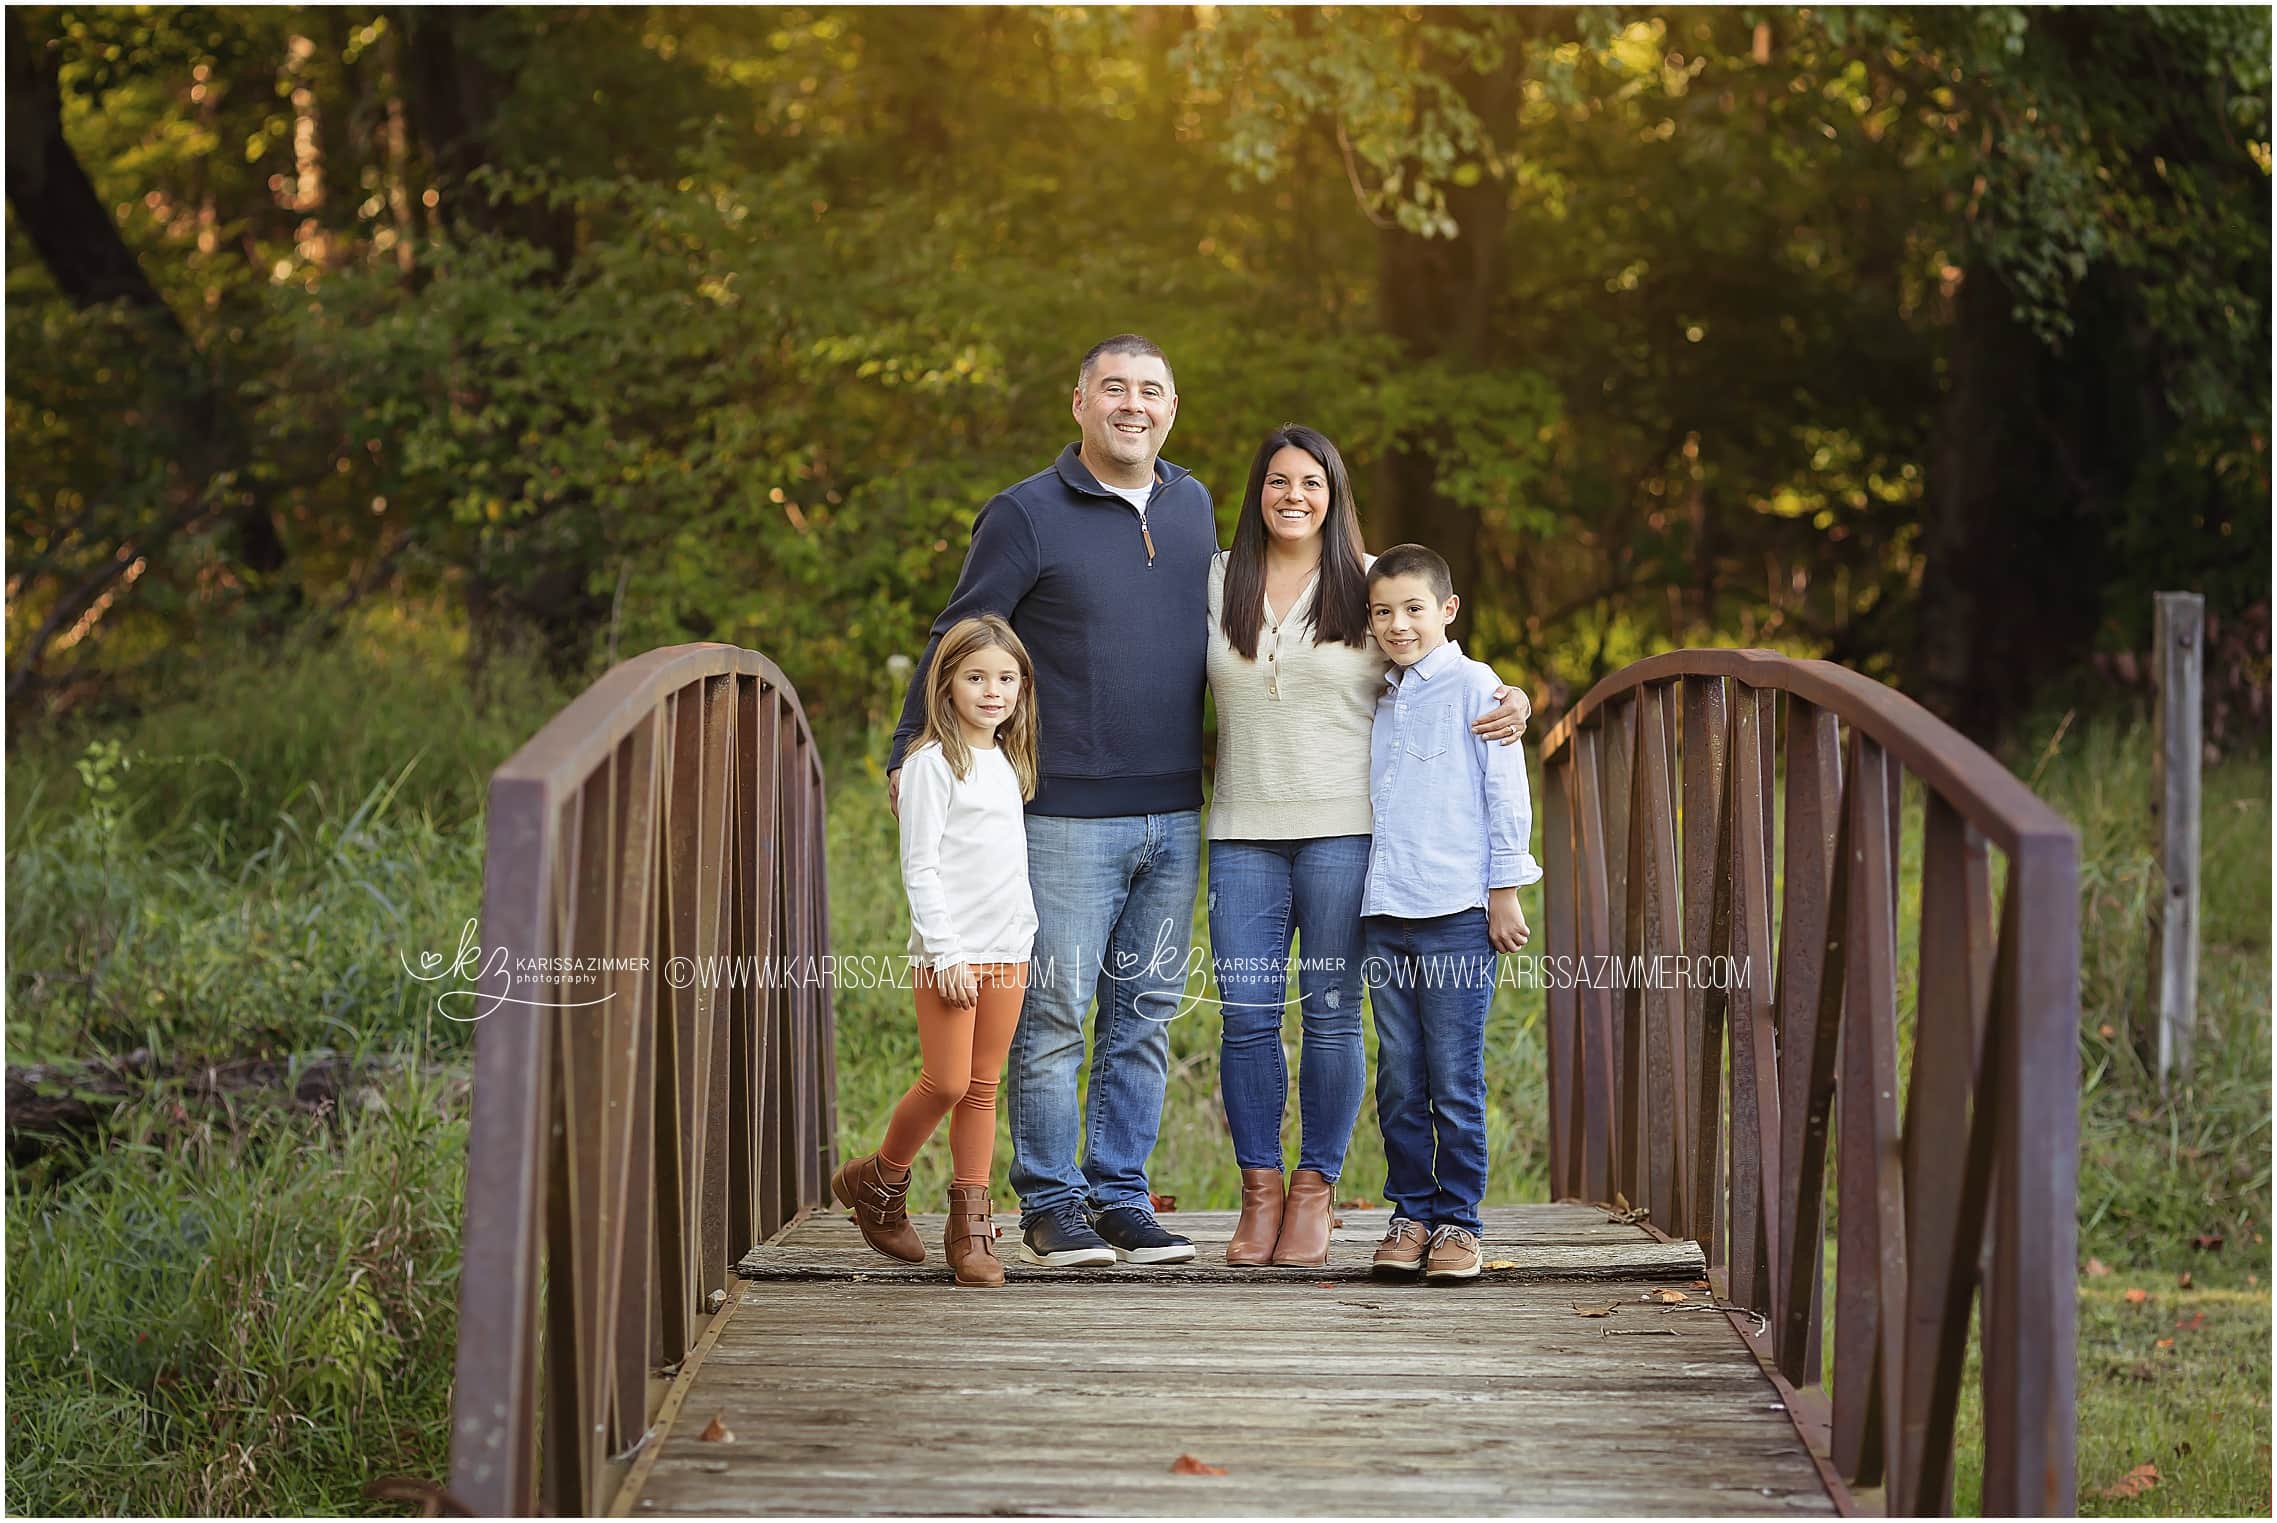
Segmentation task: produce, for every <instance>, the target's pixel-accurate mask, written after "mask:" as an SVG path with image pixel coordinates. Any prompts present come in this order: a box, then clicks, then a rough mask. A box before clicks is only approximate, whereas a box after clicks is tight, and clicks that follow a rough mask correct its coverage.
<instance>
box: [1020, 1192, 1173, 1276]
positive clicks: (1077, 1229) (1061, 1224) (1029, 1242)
mask: <svg viewBox="0 0 2277 1523" xmlns="http://www.w3.org/2000/svg"><path fill="white" fill-rule="evenodd" d="M1189 1251H1191V1250H1189ZM1115 1256H1116V1255H1115V1250H1114V1249H1112V1248H1110V1247H1108V1246H1107V1244H1106V1241H1105V1240H1104V1239H1103V1238H1101V1237H1100V1236H1099V1234H1098V1233H1096V1232H1093V1231H1092V1230H1091V1225H1090V1223H1088V1222H1086V1221H1085V1220H1084V1219H1083V1213H1082V1211H1080V1210H1079V1209H1077V1208H1076V1206H1075V1205H1074V1203H1072V1202H1070V1203H1069V1204H1067V1205H1064V1206H1061V1207H1060V1208H1059V1209H1058V1210H1056V1211H1050V1212H1046V1213H1045V1214H1044V1215H1042V1216H1039V1217H1037V1218H1036V1219H1035V1220H1034V1221H1032V1222H1030V1223H1029V1224H1028V1225H1027V1226H1026V1227H1024V1228H1022V1229H1021V1231H1020V1262H1021V1263H1023V1264H1042V1265H1044V1266H1046V1267H1047V1268H1051V1269H1074V1268H1077V1267H1079V1266H1081V1265H1086V1264H1112V1263H1114V1262H1115Z"/></svg>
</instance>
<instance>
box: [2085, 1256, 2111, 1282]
mask: <svg viewBox="0 0 2277 1523" xmlns="http://www.w3.org/2000/svg"><path fill="white" fill-rule="evenodd" d="M2087 1272H2088V1274H2089V1275H2091V1276H2093V1277H2094V1278H2096V1279H2098V1280H2100V1279H2101V1278H2103V1276H2105V1275H2107V1274H2109V1273H2110V1272H2111V1266H2110V1265H2109V1264H2106V1263H2104V1262H2103V1261H2102V1260H2101V1259H2089V1260H2088V1261H2087Z"/></svg>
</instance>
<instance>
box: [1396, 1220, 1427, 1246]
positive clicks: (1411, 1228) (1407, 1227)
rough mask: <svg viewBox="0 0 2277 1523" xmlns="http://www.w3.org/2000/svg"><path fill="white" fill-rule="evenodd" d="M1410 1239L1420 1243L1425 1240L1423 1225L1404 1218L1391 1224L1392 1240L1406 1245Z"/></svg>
mask: <svg viewBox="0 0 2277 1523" xmlns="http://www.w3.org/2000/svg"><path fill="white" fill-rule="evenodd" d="M1409 1238H1414V1239H1415V1240H1416V1241H1417V1242H1419V1243H1420V1242H1422V1241H1423V1240H1424V1232H1423V1224H1422V1223H1421V1222H1411V1221H1409V1220H1408V1219H1407V1218H1406V1217H1404V1216H1403V1217H1401V1218H1400V1219H1399V1220H1397V1221H1395V1222H1393V1223H1392V1224H1391V1240H1392V1241H1393V1242H1395V1243H1404V1242H1406V1241H1407V1240H1408V1239H1409Z"/></svg>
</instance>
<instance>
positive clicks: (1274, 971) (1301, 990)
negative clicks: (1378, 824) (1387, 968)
mask: <svg viewBox="0 0 2277 1523" xmlns="http://www.w3.org/2000/svg"><path fill="white" fill-rule="evenodd" d="M1367 886H1368V837H1366V836H1322V837H1320V838H1318V839H1315V840H1309V841H1212V842H1211V843H1210V955H1211V957H1212V959H1213V960H1214V962H1215V964H1216V971H1217V978H1218V999H1219V1001H1220V1003H1221V1004H1222V1005H1223V1007H1224V1012H1223V1013H1224V1017H1225V1026H1224V1036H1223V1040H1222V1042H1221V1045H1220V1047H1219V1052H1218V1083H1219V1086H1220V1088H1221V1090H1222V1091H1223V1093H1224V1095H1225V1119H1226V1126H1227V1128H1228V1129H1229V1130H1230V1131H1231V1132H1232V1133H1233V1156H1234V1161H1235V1162H1236V1163H1238V1164H1240V1165H1241V1167H1243V1168H1245V1169H1278V1168H1280V1167H1281V1162H1282V1160H1281V1117H1282V1113H1283V1112H1284V1111H1286V1110H1287V1108H1288V1104H1289V1069H1288V1059H1287V1056H1286V1054H1285V1053H1284V1052H1283V1051H1282V1048H1281V1007H1282V1006H1283V1004H1285V1003H1286V1002H1287V999H1288V992H1289V984H1288V961H1289V934H1290V932H1291V931H1294V932H1295V933H1296V936H1297V955H1298V958H1299V959H1300V960H1299V962H1298V965H1297V997H1298V1002H1299V1009H1300V1011H1301V1012H1302V1022H1303V1029H1304V1057H1303V1061H1302V1063H1301V1064H1300V1066H1299V1067H1298V1069H1297V1119H1298V1122H1299V1125H1300V1131H1299V1135H1298V1141H1297V1167H1298V1168H1300V1169H1317V1170H1318V1171H1319V1172H1321V1173H1323V1174H1325V1175H1327V1176H1328V1177H1329V1178H1330V1179H1334V1178H1336V1176H1337V1175H1339V1174H1341V1173H1342V1172H1343V1171H1344V1150H1345V1149H1346V1148H1347V1147H1349V1146H1350V1145H1351V1142H1352V1124H1353V1123H1354V1122H1355V1121H1357V1120H1358V1119H1359V1117H1360V1097H1361V1095H1362V1093H1363V1092H1364V1091H1365V1090H1366V1088H1367V1083H1368V1052H1367V1046H1366V1044H1365V1042H1364V1041H1363V1040H1362V1035H1361V1031H1360V898H1361V895H1362V893H1363V892H1364V891H1365V890H1366V888H1367Z"/></svg>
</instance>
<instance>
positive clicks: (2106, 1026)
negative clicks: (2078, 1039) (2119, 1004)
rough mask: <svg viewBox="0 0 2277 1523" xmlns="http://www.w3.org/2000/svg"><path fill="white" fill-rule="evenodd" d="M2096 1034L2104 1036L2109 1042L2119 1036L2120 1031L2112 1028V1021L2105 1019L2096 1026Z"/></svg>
mask: <svg viewBox="0 0 2277 1523" xmlns="http://www.w3.org/2000/svg"><path fill="white" fill-rule="evenodd" d="M2095 1034H2096V1035H2097V1036H2099V1037H2101V1038H2103V1040H2104V1041H2106V1042H2108V1041H2110V1040H2111V1038H2113V1037H2115V1036H2117V1035H2118V1034H2119V1033H2117V1032H2116V1031H2113V1030H2112V1029H2111V1023H2110V1022H2109V1021H2105V1022H2104V1023H2103V1024H2102V1025H2100V1026H2098V1027H2096V1028H2095Z"/></svg>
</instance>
